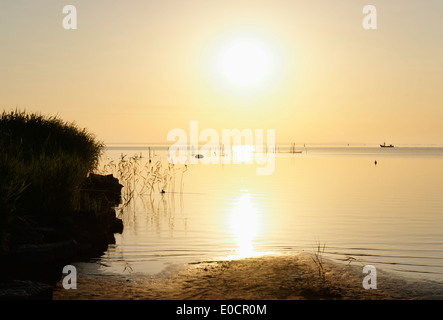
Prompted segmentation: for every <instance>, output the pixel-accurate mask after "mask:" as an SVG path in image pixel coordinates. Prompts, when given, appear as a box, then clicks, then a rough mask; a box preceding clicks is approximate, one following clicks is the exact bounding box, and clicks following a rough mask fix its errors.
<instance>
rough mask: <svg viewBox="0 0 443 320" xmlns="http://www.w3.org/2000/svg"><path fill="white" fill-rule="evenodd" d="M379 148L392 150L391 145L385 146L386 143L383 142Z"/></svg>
mask: <svg viewBox="0 0 443 320" xmlns="http://www.w3.org/2000/svg"><path fill="white" fill-rule="evenodd" d="M380 147H382V148H394V146H393V145H392V144H390V145H386V142H383V144H381V145H380Z"/></svg>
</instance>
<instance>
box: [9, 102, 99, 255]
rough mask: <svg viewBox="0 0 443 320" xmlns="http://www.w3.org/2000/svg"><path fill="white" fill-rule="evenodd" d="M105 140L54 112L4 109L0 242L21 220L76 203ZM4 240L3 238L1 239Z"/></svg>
mask: <svg viewBox="0 0 443 320" xmlns="http://www.w3.org/2000/svg"><path fill="white" fill-rule="evenodd" d="M102 151H103V144H102V143H101V142H97V141H95V138H94V136H93V135H92V134H90V133H88V132H87V131H86V130H85V129H79V128H78V127H77V126H76V125H75V124H74V123H67V122H64V121H62V120H60V119H58V118H56V117H49V116H43V115H39V114H34V113H33V114H27V113H25V112H22V111H17V110H16V111H12V112H9V113H7V112H3V113H2V114H1V118H0V174H1V182H0V191H1V196H0V210H1V213H0V241H1V243H2V245H3V246H5V242H6V238H7V234H8V233H10V232H12V231H13V230H15V228H17V227H18V226H20V225H23V224H30V223H40V222H43V221H47V220H51V219H53V218H54V217H56V216H57V215H61V214H63V213H68V212H70V211H72V210H73V208H75V206H76V202H77V201H78V198H79V192H80V187H81V184H82V183H83V181H84V180H85V178H86V177H87V175H88V173H90V172H92V171H93V170H94V169H95V168H96V167H97V164H98V161H99V158H100V155H101V153H102ZM2 239H3V240H2Z"/></svg>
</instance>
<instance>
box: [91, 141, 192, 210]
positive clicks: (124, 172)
mask: <svg viewBox="0 0 443 320" xmlns="http://www.w3.org/2000/svg"><path fill="white" fill-rule="evenodd" d="M154 158H155V157H154V156H153V155H152V154H151V150H150V149H149V154H148V158H143V157H142V155H141V154H140V155H139V154H135V155H133V156H128V155H126V154H121V156H120V159H119V160H110V161H108V162H107V163H105V164H103V167H102V169H101V170H99V171H98V172H99V173H100V174H112V175H113V176H115V177H116V178H117V179H118V180H119V182H120V183H121V184H122V185H123V189H122V203H121V205H120V208H119V209H123V208H125V207H127V206H128V205H129V204H130V203H131V202H132V201H133V200H134V199H135V198H136V197H138V196H146V195H148V196H150V197H152V195H154V194H161V195H163V194H165V193H175V192H176V189H175V188H176V184H177V180H176V177H177V176H178V175H180V180H179V182H178V183H179V192H180V193H182V192H183V174H184V172H186V171H187V165H184V166H177V165H175V164H172V163H169V162H168V163H164V162H162V161H160V160H154ZM120 211H121V210H120Z"/></svg>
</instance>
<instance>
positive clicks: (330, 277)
mask: <svg viewBox="0 0 443 320" xmlns="http://www.w3.org/2000/svg"><path fill="white" fill-rule="evenodd" d="M312 257H313V256H312V254H309V253H304V252H301V253H294V254H281V255H265V256H260V257H252V258H242V259H238V260H215V261H202V262H196V263H190V264H185V265H174V266H170V267H168V268H167V269H166V270H164V271H162V272H160V273H159V274H156V275H140V274H127V275H114V274H109V275H105V274H103V275H100V276H97V275H88V274H82V270H79V271H78V280H77V289H75V290H72V289H71V290H65V289H63V287H62V285H61V281H62V280H60V281H59V282H58V283H57V285H56V287H55V289H54V291H53V299H54V300H232V299H234V300H441V299H443V283H439V282H435V281H428V280H416V279H408V278H403V277H400V276H394V275H392V274H390V273H388V272H384V271H383V270H377V289H364V288H363V286H362V281H363V278H364V277H365V274H363V273H362V266H359V265H352V264H351V265H346V264H339V263H336V262H332V261H331V260H328V259H324V271H325V278H324V280H323V279H321V277H319V274H318V268H317V266H316V265H315V263H314V262H313V260H312Z"/></svg>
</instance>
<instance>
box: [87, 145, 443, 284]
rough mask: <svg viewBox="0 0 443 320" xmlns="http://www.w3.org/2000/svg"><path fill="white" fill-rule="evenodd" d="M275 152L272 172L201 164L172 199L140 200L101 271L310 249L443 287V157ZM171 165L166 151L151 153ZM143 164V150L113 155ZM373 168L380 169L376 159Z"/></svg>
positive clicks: (329, 150)
mask: <svg viewBox="0 0 443 320" xmlns="http://www.w3.org/2000/svg"><path fill="white" fill-rule="evenodd" d="M300 150H301V151H303V152H302V153H297V154H291V153H277V154H276V160H275V161H276V163H275V171H274V173H273V174H271V175H267V176H258V175H256V165H255V164H254V163H247V164H227V165H223V164H208V165H202V164H196V165H190V166H188V170H187V171H186V172H185V173H184V174H183V186H182V189H181V188H180V186H178V184H179V181H180V177H181V174H180V175H179V176H177V177H176V185H177V186H176V187H175V189H174V192H167V193H165V194H163V195H162V194H160V193H159V192H155V193H153V194H152V196H149V194H145V195H140V196H138V197H136V199H135V201H133V202H132V203H131V204H130V205H129V206H128V207H127V208H126V209H125V210H124V211H123V213H122V215H121V218H122V219H123V223H124V231H123V233H122V234H116V244H115V245H111V246H109V249H108V251H107V252H105V253H104V254H103V256H102V257H100V258H99V259H96V260H94V262H98V263H99V264H100V268H99V271H98V272H112V273H130V272H140V273H147V274H154V273H157V272H160V271H161V270H163V269H164V268H165V267H167V266H168V265H171V264H176V263H187V262H195V261H201V260H208V259H215V258H223V257H224V258H226V257H230V258H232V257H248V256H254V255H259V254H264V253H284V252H297V251H300V250H304V251H310V252H313V251H314V249H313V248H314V247H315V246H316V244H317V243H319V242H320V243H322V244H326V252H327V256H328V257H330V258H332V259H336V260H344V259H346V258H348V257H353V258H355V259H357V260H358V261H360V262H361V263H363V264H372V265H374V266H376V267H378V268H380V269H385V270H388V271H394V272H399V273H401V274H403V275H408V276H419V277H423V278H429V279H434V280H439V281H443V232H442V231H443V197H442V196H441V192H442V190H443V149H442V148H418V147H408V148H406V147H405V148H393V149H382V148H375V147H360V148H352V147H340V148H334V147H322V148H320V147H318V148H308V149H305V148H300ZM151 152H152V153H154V152H155V153H156V155H157V159H163V160H164V159H165V157H166V151H165V150H164V148H160V147H159V148H157V149H155V148H153V149H152V150H151ZM121 153H124V154H128V155H132V154H136V153H137V154H140V153H142V155H143V156H144V157H147V155H148V151H147V148H140V147H138V148H137V149H135V148H134V149H131V148H130V147H125V149H119V148H118V146H115V147H113V148H110V149H109V150H108V151H107V156H108V157H109V158H112V159H117V158H118V156H119V155H120V154H121ZM375 160H377V164H375V163H374V161H375Z"/></svg>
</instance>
